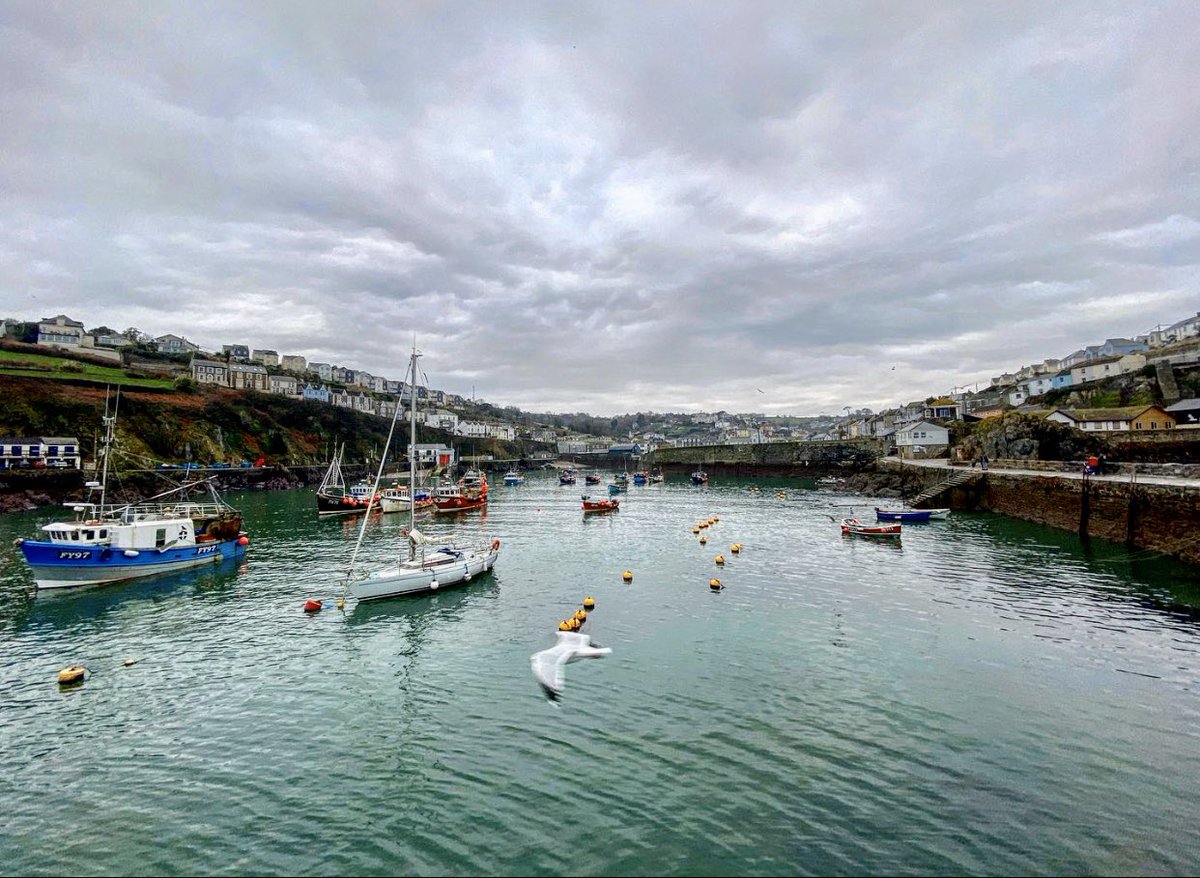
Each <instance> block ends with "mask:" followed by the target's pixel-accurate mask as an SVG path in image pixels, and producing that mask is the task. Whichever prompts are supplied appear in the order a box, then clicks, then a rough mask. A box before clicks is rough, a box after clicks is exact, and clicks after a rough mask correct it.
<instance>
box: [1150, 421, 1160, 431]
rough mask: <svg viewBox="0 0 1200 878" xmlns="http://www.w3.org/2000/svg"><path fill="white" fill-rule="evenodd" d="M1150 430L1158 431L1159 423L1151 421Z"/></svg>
mask: <svg viewBox="0 0 1200 878" xmlns="http://www.w3.org/2000/svg"><path fill="white" fill-rule="evenodd" d="M1150 429H1151V430H1157V429H1158V421H1151V422H1150Z"/></svg>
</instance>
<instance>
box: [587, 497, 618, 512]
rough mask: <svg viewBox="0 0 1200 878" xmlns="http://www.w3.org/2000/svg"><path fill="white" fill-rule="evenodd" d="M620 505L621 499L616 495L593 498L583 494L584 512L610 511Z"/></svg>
mask: <svg viewBox="0 0 1200 878" xmlns="http://www.w3.org/2000/svg"><path fill="white" fill-rule="evenodd" d="M620 507H621V501H620V500H619V499H618V498H616V497H605V498H603V499H602V500H593V499H592V498H591V497H589V496H588V495H587V494H584V495H583V511H584V512H612V511H613V510H614V509H619V508H620Z"/></svg>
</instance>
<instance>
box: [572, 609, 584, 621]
mask: <svg viewBox="0 0 1200 878" xmlns="http://www.w3.org/2000/svg"><path fill="white" fill-rule="evenodd" d="M575 618H576V619H578V620H579V621H580V622H584V621H586V620H587V611H586V610H576V611H575Z"/></svg>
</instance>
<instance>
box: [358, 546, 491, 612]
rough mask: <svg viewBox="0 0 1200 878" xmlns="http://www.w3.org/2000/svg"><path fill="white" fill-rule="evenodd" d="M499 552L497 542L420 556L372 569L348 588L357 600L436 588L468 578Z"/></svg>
mask: <svg viewBox="0 0 1200 878" xmlns="http://www.w3.org/2000/svg"><path fill="white" fill-rule="evenodd" d="M499 554H500V547H499V546H493V547H492V548H490V549H486V550H474V551H472V550H467V551H463V552H462V555H461V557H459V558H447V557H445V556H444V555H442V554H441V553H435V554H434V555H431V556H430V558H429V559H428V560H427V561H426V562H425V563H422V562H421V561H420V560H416V561H405V562H402V563H400V564H398V565H396V566H393V567H384V568H382V569H380V570H374V571H372V572H371V573H369V574H367V577H366V578H365V579H359V580H357V581H356V582H353V583H351V585H350V589H349V591H350V594H351V595H353V596H354V597H356V598H358V599H359V600H360V601H373V600H378V599H379V598H391V597H400V596H402V595H412V594H424V593H426V592H433V591H439V590H440V589H443V588H451V587H453V586H456V585H461V584H463V583H465V582H469V581H470V580H471V579H473V578H474V577H476V576H478V575H479V574H481V573H486V572H487V571H488V570H491V569H492V566H493V565H494V564H495V563H496V558H497V556H498V555H499Z"/></svg>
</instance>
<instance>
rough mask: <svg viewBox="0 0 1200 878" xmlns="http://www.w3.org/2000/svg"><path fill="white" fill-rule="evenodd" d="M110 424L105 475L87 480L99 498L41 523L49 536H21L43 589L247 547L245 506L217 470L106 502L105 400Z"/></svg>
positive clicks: (162, 569)
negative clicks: (222, 485)
mask: <svg viewBox="0 0 1200 878" xmlns="http://www.w3.org/2000/svg"><path fill="white" fill-rule="evenodd" d="M118 400H119V397H118ZM104 424H105V435H104V443H103V445H102V447H101V449H100V453H101V454H102V455H103V460H104V466H103V469H102V475H101V480H100V481H99V482H89V483H88V485H87V487H88V489H89V491H90V492H91V495H90V496H92V497H96V495H98V497H97V498H96V500H95V501H94V502H93V501H91V500H90V499H89V501H88V502H84V503H74V504H68V505H69V506H70V507H71V509H72V511H73V512H74V520H72V521H54V522H51V523H50V524H46V525H43V526H42V527H41V530H42V531H43V532H44V533H45V537H44V538H42V539H20V540H18V541H17V542H18V545H19V546H20V549H21V554H22V555H24V557H25V561H26V562H27V563H28V564H29V566H30V567H31V568H32V569H33V578H34V583H35V584H36V585H37V587H38V588H42V589H51V588H74V587H78V586H85V585H99V584H102V583H107V582H119V581H121V580H126V579H136V578H138V577H142V576H151V575H153V574H156V573H166V572H169V571H176V570H183V569H187V568H189V567H198V566H200V565H202V564H212V563H214V562H216V561H221V560H223V559H226V558H238V557H241V556H242V555H244V554H245V552H246V546H247V545H248V544H249V542H250V540H249V538H248V537H247V536H246V533H245V531H243V530H242V529H241V528H242V516H241V513H240V512H238V511H237V510H236V509H234V508H233V507H231V506H229V505H228V504H226V503H225V502H224V501H223V500H222V499H221V498H220V497H219V496H218V494H217V490H216V487H215V485H214V484H213V483H214V482H215V480H216V477H215V476H211V477H209V478H207V479H204V480H202V481H199V482H190V483H186V484H183V485H179V486H177V487H174V488H172V489H171V490H169V491H164V492H163V493H161V494H157V495H155V496H153V497H151V498H149V499H147V500H144V501H140V502H138V503H125V504H109V503H106V502H105V501H106V496H105V489H106V484H107V481H108V461H109V455H110V450H111V448H112V441H113V434H114V427H115V424H116V406H115V405H114V409H113V415H112V416H111V417H110V416H109V415H108V411H107V405H106V406H105V414H104ZM201 488H207V490H208V493H209V497H210V499H208V500H206V501H200V502H198V501H196V500H193V499H190V498H189V496H188V495H189V494H190V493H191V492H193V491H195V490H198V489H201Z"/></svg>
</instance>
